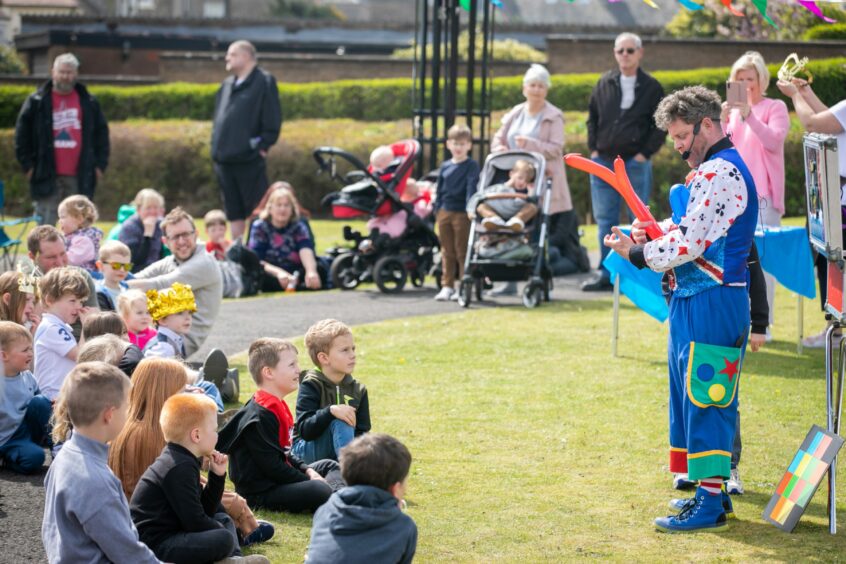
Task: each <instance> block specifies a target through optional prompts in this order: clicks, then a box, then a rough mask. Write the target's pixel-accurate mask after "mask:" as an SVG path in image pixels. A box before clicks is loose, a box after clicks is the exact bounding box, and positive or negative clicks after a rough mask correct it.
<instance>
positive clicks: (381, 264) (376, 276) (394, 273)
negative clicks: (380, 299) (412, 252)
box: [373, 255, 408, 294]
mask: <svg viewBox="0 0 846 564" xmlns="http://www.w3.org/2000/svg"><path fill="white" fill-rule="evenodd" d="M407 279H408V271H407V270H406V269H405V263H404V262H403V261H402V260H401V259H400V258H399V257H397V256H390V255H389V256H386V257H382V258H380V259H379V260H378V261H376V265H375V266H374V267H373V281H374V282H376V286H378V287H379V289H380V290H381V291H382V292H384V293H385V294H396V293H398V292H401V291H402V289H403V288H404V287H405V282H406V280H407Z"/></svg>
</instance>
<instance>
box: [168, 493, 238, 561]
mask: <svg viewBox="0 0 846 564" xmlns="http://www.w3.org/2000/svg"><path fill="white" fill-rule="evenodd" d="M219 509H222V507H221V508H219ZM214 519H215V521H218V522H220V524H222V525H223V527H224V528H222V529H213V530H210V531H202V532H200V533H176V534H174V535H173V536H170V537H168V538H167V539H165V540H164V541H162V542H160V543H159V545H158V546H157V547H155V548H154V549H153V552H155V554H156V557H157V558H159V559H160V560H162V561H164V562H174V563H175V564H194V563H195V562H196V563H197V564H205V563H206V562H217V561H218V560H223V559H224V558H229V557H230V556H240V555H241V549H240V548H238V534H237V533H236V532H235V523H233V522H232V519H231V518H230V517H229V515H227V514H226V513H215V515H214Z"/></svg>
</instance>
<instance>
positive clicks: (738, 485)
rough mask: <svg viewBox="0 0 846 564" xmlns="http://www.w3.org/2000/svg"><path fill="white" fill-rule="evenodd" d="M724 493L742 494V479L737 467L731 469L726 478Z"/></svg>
mask: <svg viewBox="0 0 846 564" xmlns="http://www.w3.org/2000/svg"><path fill="white" fill-rule="evenodd" d="M726 493H727V494H729V495H743V481H742V480H741V479H740V474H738V472H737V468H732V469H731V474H730V475H729V479H728V480H726Z"/></svg>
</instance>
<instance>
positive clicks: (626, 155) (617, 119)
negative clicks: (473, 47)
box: [582, 33, 666, 292]
mask: <svg viewBox="0 0 846 564" xmlns="http://www.w3.org/2000/svg"><path fill="white" fill-rule="evenodd" d="M614 56H615V57H616V59H617V65H618V66H619V69H616V70H612V71H609V72H607V73H605V74H604V75H603V76H602V78H600V79H599V82H597V83H596V86H595V87H594V89H593V93H591V96H590V113H589V114H588V121H587V129H588V148H589V149H590V156H591V158H592V159H593V160H594V161H595V162H597V163H600V164H602V165H603V166H606V167H609V168H613V163H614V159H615V158H616V157H617V156H620V157H622V158H623V159H624V160H625V161H626V173H627V174H628V175H629V179H630V180H631V183H632V187H633V188H634V189H635V192H636V193H637V195H638V196H639V197H640V199H641V200H643V202H644V203H645V204H649V196H650V193H651V191H652V163H651V162H650V161H649V158H650V157H651V156H652V155H653V154H654V153H656V152H657V151H658V149H660V148H661V145H663V144H664V137H665V136H666V132H664V131H661V130H660V129H658V128H657V127H655V119H654V118H653V117H652V116H653V114H654V113H655V109H656V108H657V107H658V102H660V101H661V98H663V97H664V90H663V88H661V85H660V84H659V83H658V81H657V80H655V79H654V78H652V76H650V75H649V74H647V73H645V72H644V71H643V69H641V68H640V60H641V58H642V57H643V45H642V43H641V41H640V37H638V36H637V35H635V34H633V33H622V34H620V35H619V36H617V39H616V40H615V41H614ZM590 197H591V205H592V208H593V216H594V219H595V220H596V223H597V225H598V226H599V249H600V255H601V258H600V260H599V276H598V277H597V278H596V279H595V280H592V281H589V282H587V283H585V284H584V285H583V286H582V290H584V291H587V292H596V291H605V290H610V289H611V288H612V285H611V280H610V274H609V273H608V271H607V270H606V269H605V268H603V267H602V261H603V260H604V259H605V256H606V255H607V254H608V250H609V249H608V248H607V247H605V245H603V244H602V241H603V239H604V238H605V236H606V235H608V234H610V233H611V227H612V226H614V225H616V224H617V223H619V219H620V202H621V197H620V195H619V194H617V192H616V191H615V190H614V189H613V188H612V187H611V186H609V185H608V184H606V183H605V182H604V181H602V180H600V179H599V178H598V177H596V176H591V177H590ZM629 217H630V218H631V213H629Z"/></svg>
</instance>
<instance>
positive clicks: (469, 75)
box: [465, 0, 487, 131]
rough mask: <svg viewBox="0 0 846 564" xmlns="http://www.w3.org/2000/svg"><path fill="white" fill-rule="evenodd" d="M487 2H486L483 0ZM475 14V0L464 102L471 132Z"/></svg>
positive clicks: (475, 1)
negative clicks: (465, 98)
mask: <svg viewBox="0 0 846 564" xmlns="http://www.w3.org/2000/svg"><path fill="white" fill-rule="evenodd" d="M483 1H487V0H483ZM476 12H477V0H470V18H469V22H468V39H469V40H470V44H469V47H468V50H467V85H466V89H467V92H466V95H467V101H466V102H465V105H466V109H467V127H469V128H470V130H471V131H472V130H473V95H474V94H475V88H474V86H475V84H474V82H475V78H476Z"/></svg>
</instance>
